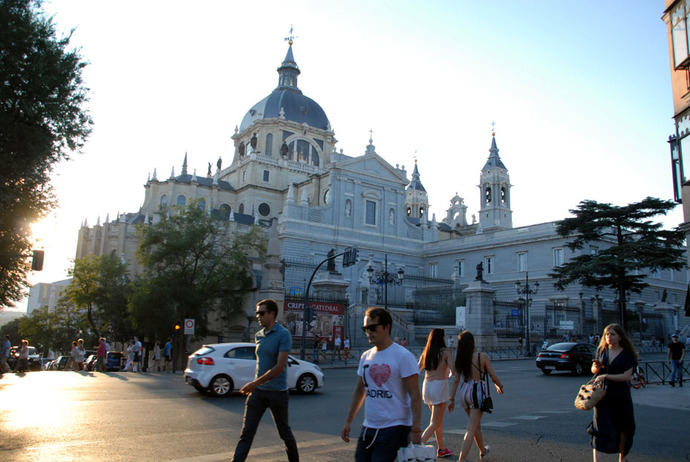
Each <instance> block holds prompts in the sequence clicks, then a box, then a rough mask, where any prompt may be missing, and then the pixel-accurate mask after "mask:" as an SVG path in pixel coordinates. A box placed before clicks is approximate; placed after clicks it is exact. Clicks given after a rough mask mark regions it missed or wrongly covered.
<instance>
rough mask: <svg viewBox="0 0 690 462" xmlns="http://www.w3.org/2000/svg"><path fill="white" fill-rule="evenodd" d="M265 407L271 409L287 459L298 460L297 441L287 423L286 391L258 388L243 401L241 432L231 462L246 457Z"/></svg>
mask: <svg viewBox="0 0 690 462" xmlns="http://www.w3.org/2000/svg"><path fill="white" fill-rule="evenodd" d="M267 408H268V409H270V410H271V414H272V415H273V422H274V423H275V425H276V428H277V429H278V434H279V435H280V438H281V439H282V440H283V442H284V443H285V451H286V452H287V458H288V461H289V462H299V454H298V453H297V441H296V440H295V437H294V435H293V434H292V430H291V429H290V425H288V392H287V391H268V390H258V389H257V390H254V392H253V393H252V394H251V395H249V396H248V397H247V401H246V402H245V403H244V417H243V420H242V433H241V434H240V440H239V441H238V442H237V447H236V448H235V456H234V457H233V458H232V462H244V461H245V460H246V459H247V454H249V449H250V448H251V447H252V441H253V440H254V435H256V429H257V428H258V427H259V422H261V417H262V416H263V415H264V412H266V409H267Z"/></svg>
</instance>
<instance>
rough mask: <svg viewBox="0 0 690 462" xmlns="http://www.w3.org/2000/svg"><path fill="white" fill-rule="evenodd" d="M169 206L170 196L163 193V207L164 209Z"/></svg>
mask: <svg viewBox="0 0 690 462" xmlns="http://www.w3.org/2000/svg"><path fill="white" fill-rule="evenodd" d="M167 206H168V196H166V195H165V194H163V195H162V196H161V208H162V209H164V208H165V207H167Z"/></svg>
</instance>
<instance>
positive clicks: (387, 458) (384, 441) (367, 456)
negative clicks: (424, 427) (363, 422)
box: [355, 425, 412, 462]
mask: <svg viewBox="0 0 690 462" xmlns="http://www.w3.org/2000/svg"><path fill="white" fill-rule="evenodd" d="M411 429H412V427H408V426H406V425H397V426H395V427H386V428H367V427H362V433H361V434H360V435H359V438H358V439H357V449H356V450H355V462H393V461H395V458H396V457H397V455H398V449H400V448H401V447H403V446H407V437H408V435H409V434H410V430H411Z"/></svg>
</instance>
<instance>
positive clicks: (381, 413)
mask: <svg viewBox="0 0 690 462" xmlns="http://www.w3.org/2000/svg"><path fill="white" fill-rule="evenodd" d="M392 327H393V320H392V318H391V315H390V313H389V312H388V311H387V310H385V309H383V308H369V309H368V310H367V312H366V313H365V315H364V324H363V326H362V329H363V330H364V333H365V334H366V336H367V339H368V340H369V343H370V344H372V345H373V346H374V347H373V348H371V349H369V350H367V351H365V352H364V353H362V357H361V358H360V360H359V368H358V369H357V375H358V376H359V377H358V378H357V383H356V385H355V389H354V391H353V392H352V402H351V403H350V409H349V411H348V413H347V417H346V419H345V425H344V426H343V429H342V431H341V434H340V437H341V438H342V439H343V441H345V442H346V443H348V442H350V425H351V424H352V420H353V419H354V418H355V416H356V415H357V412H359V409H360V408H361V407H362V403H364V422H363V425H362V431H361V433H360V435H359V438H358V439H357V449H356V451H355V461H356V462H384V461H388V462H390V461H393V460H395V457H396V454H397V452H398V449H399V448H401V447H403V446H406V445H407V443H408V441H411V442H413V443H415V444H419V443H420V441H421V433H422V429H421V402H422V400H421V396H420V394H419V385H418V382H417V376H418V373H419V367H418V366H417V360H416V358H415V357H414V355H413V354H412V353H410V351H409V350H408V349H406V348H404V347H402V346H400V345H398V344H397V343H394V342H393V339H391V329H392Z"/></svg>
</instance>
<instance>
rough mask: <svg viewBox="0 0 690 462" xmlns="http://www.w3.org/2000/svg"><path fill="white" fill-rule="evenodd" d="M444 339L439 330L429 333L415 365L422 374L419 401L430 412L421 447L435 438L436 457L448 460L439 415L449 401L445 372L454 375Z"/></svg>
mask: <svg viewBox="0 0 690 462" xmlns="http://www.w3.org/2000/svg"><path fill="white" fill-rule="evenodd" d="M445 335H446V333H445V331H444V330H443V329H432V330H431V332H429V337H428V338H427V341H426V347H425V348H424V351H423V352H422V354H421V356H420V357H419V361H418V362H417V364H418V365H419V370H420V371H421V370H422V369H423V370H424V384H423V385H422V399H423V401H424V404H426V405H427V406H429V409H430V410H431V420H430V421H429V426H428V427H426V429H425V430H424V433H422V443H426V442H427V441H428V440H429V438H431V435H436V444H437V446H438V451H437V455H438V457H448V456H450V455H451V454H452V453H453V451H451V450H450V449H448V448H447V447H445V445H444V444H443V414H444V413H445V411H446V403H447V402H448V398H449V395H448V372H449V371H450V373H451V375H452V376H453V377H455V375H456V372H455V364H454V361H453V352H452V351H450V349H448V348H446V341H445Z"/></svg>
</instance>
